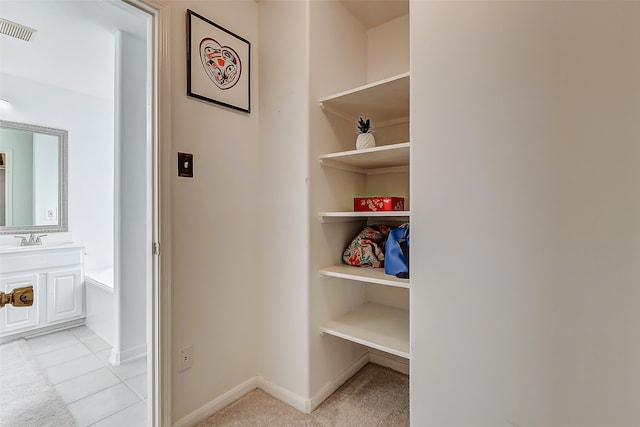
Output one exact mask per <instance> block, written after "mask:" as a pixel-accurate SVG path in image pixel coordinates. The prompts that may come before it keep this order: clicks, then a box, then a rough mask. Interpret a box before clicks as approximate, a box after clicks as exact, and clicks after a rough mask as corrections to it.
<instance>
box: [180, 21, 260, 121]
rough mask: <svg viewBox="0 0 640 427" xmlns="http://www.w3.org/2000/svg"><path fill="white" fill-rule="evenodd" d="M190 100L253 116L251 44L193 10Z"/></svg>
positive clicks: (189, 48)
mask: <svg viewBox="0 0 640 427" xmlns="http://www.w3.org/2000/svg"><path fill="white" fill-rule="evenodd" d="M187 96H190V97H192V98H197V99H200V100H202V101H207V102H211V103H214V104H217V105H221V106H223V107H227V108H231V109H233V110H237V111H243V112H245V113H251V43H250V42H249V41H248V40H246V39H244V38H243V37H240V36H239V35H237V34H234V33H232V32H231V31H229V30H227V29H226V28H223V27H221V26H220V25H218V24H216V23H214V22H213V21H211V20H210V19H207V18H205V17H204V16H202V15H200V14H198V13H196V12H194V11H192V10H190V9H187Z"/></svg>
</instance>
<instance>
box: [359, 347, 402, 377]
mask: <svg viewBox="0 0 640 427" xmlns="http://www.w3.org/2000/svg"><path fill="white" fill-rule="evenodd" d="M369 362H371V363H375V364H376V365H380V366H385V367H387V368H391V369H393V370H394V371H398V372H400V373H402V374H405V375H409V360H408V359H405V358H404V357H400V356H396V355H394V354H389V353H383V352H381V351H378V350H374V349H371V350H369Z"/></svg>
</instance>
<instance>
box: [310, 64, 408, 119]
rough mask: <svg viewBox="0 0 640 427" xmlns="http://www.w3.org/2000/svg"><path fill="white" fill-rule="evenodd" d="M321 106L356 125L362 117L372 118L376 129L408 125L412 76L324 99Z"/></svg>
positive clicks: (366, 86)
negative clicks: (395, 124)
mask: <svg viewBox="0 0 640 427" xmlns="http://www.w3.org/2000/svg"><path fill="white" fill-rule="evenodd" d="M320 106H321V107H322V109H323V110H324V111H326V112H328V113H331V114H334V115H336V116H338V117H341V118H343V119H345V120H350V121H354V123H355V122H357V120H358V118H359V117H369V118H371V121H372V123H373V126H374V127H376V126H380V127H381V126H384V125H388V124H393V123H403V122H408V121H409V73H403V74H400V75H397V76H394V77H390V78H388V79H384V80H380V81H377V82H374V83H369V84H366V85H364V86H360V87H357V88H355V89H351V90H347V91H344V92H340V93H337V94H335V95H331V96H328V97H326V98H322V99H320Z"/></svg>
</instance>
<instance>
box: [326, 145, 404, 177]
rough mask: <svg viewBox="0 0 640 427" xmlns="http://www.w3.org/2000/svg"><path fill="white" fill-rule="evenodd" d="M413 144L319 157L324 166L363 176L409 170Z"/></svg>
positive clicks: (342, 152) (386, 146)
mask: <svg viewBox="0 0 640 427" xmlns="http://www.w3.org/2000/svg"><path fill="white" fill-rule="evenodd" d="M410 149H411V143H410V142H403V143H401V144H391V145H381V146H379V147H373V148H365V149H362V150H349V151H341V152H337V153H329V154H321V155H320V156H318V159H319V160H320V163H321V164H322V165H323V166H328V167H334V168H335V167H337V168H340V169H346V170H351V171H353V172H359V173H363V174H373V173H384V172H391V171H393V170H400V168H403V169H402V170H408V168H407V167H408V166H409V155H410Z"/></svg>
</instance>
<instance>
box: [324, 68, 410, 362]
mask: <svg viewBox="0 0 640 427" xmlns="http://www.w3.org/2000/svg"><path fill="white" fill-rule="evenodd" d="M409 81H410V77H409V73H403V74H400V75H397V76H394V77H390V78H386V79H383V80H380V81H377V82H374V83H370V84H366V85H363V86H360V87H357V88H354V89H351V90H347V91H344V92H340V93H338V94H335V95H331V96H328V97H325V98H322V99H320V107H321V108H322V110H323V111H324V112H325V113H326V114H332V115H334V116H337V117H340V118H342V119H345V120H349V121H351V122H354V123H355V122H357V119H358V117H359V116H360V114H362V112H364V111H366V114H367V116H368V117H370V118H371V121H372V122H373V123H374V124H375V125H376V126H377V127H384V126H393V125H398V124H403V123H404V124H408V122H409ZM410 154H411V143H410V142H401V143H393V144H389V145H381V146H377V147H373V148H368V149H363V150H349V151H341V152H334V153H328V154H321V155H319V158H318V160H319V162H320V164H321V165H322V167H323V168H334V169H340V170H343V171H348V172H352V173H357V174H362V175H365V176H373V175H384V174H395V173H399V172H409V164H410ZM405 190H408V189H405ZM406 202H407V204H408V200H406ZM319 217H320V221H321V222H322V223H333V222H348V221H361V222H363V223H366V222H368V221H371V220H375V221H381V220H389V221H392V222H396V223H399V222H408V221H409V220H410V217H411V212H410V211H392V212H344V211H325V212H320V213H319ZM319 273H320V275H322V276H327V277H333V278H338V279H343V280H345V281H355V282H361V283H362V282H364V283H365V284H372V285H376V286H386V287H391V288H395V289H398V288H401V289H404V290H405V291H406V290H408V289H409V288H410V286H411V282H410V280H409V279H399V278H397V277H395V276H390V275H387V274H385V273H384V269H373V268H361V267H353V266H348V265H345V264H341V265H332V266H327V267H325V268H322V269H320V271H319ZM320 331H321V332H322V333H325V334H329V335H333V336H336V337H339V338H342V339H345V340H348V341H352V342H355V343H358V344H362V345H365V346H367V347H369V348H373V349H376V350H380V351H383V352H386V353H389V354H393V355H395V356H400V357H403V358H406V359H410V341H409V310H408V309H404V308H398V307H394V306H391V305H385V304H380V303H379V302H378V301H376V302H371V301H365V302H364V303H363V304H361V305H360V306H358V307H356V308H355V309H353V310H351V311H349V312H347V313H345V314H343V315H342V316H339V317H337V318H335V319H330V320H328V321H327V322H325V323H323V324H322V325H321V326H320Z"/></svg>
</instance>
